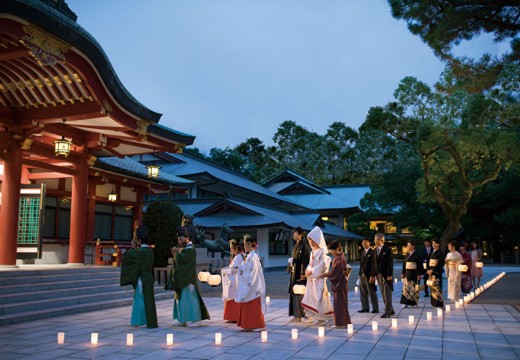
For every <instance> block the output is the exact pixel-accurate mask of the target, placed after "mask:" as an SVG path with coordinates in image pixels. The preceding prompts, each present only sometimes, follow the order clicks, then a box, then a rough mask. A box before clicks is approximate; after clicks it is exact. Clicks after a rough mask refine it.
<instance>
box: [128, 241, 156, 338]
mask: <svg viewBox="0 0 520 360" xmlns="http://www.w3.org/2000/svg"><path fill="white" fill-rule="evenodd" d="M153 262H154V256H153V250H152V249H151V248H149V247H141V248H138V249H130V250H128V251H127V252H126V253H125V255H124V256H123V263H122V265H121V278H120V284H121V286H125V285H132V286H133V288H134V290H135V289H136V288H137V282H138V280H139V278H141V283H142V287H143V297H144V308H145V313H146V327H148V328H156V327H158V324H157V310H156V308H155V294H154V290H153V282H154V281H153Z"/></svg>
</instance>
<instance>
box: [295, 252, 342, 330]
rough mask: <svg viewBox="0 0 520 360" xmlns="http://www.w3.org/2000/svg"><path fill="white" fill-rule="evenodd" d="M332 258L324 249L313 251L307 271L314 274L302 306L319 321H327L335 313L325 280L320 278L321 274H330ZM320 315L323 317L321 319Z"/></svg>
mask: <svg viewBox="0 0 520 360" xmlns="http://www.w3.org/2000/svg"><path fill="white" fill-rule="evenodd" d="M329 266H330V258H329V257H328V256H327V255H326V254H325V252H324V251H323V249H322V248H318V249H316V250H312V253H311V259H310V262H309V266H308V267H307V271H310V272H312V274H311V275H310V276H309V277H307V287H306V289H305V295H304V296H303V299H302V306H303V307H304V308H305V309H307V310H309V311H311V312H312V313H313V314H314V315H313V317H315V318H316V319H317V320H326V319H328V318H329V317H330V315H331V314H333V313H334V311H333V308H332V305H331V303H330V296H329V291H328V289H327V282H326V279H325V278H318V276H320V275H321V274H323V273H325V272H328V270H329ZM320 315H321V316H322V317H320Z"/></svg>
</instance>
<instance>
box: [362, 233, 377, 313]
mask: <svg viewBox="0 0 520 360" xmlns="http://www.w3.org/2000/svg"><path fill="white" fill-rule="evenodd" d="M361 245H362V246H363V250H362V251H361V260H360V261H359V290H360V291H359V294H360V299H361V310H358V312H360V313H367V312H369V311H370V307H369V301H368V299H369V297H370V302H371V303H372V313H374V314H377V313H378V312H379V303H378V302H377V294H376V282H375V280H376V279H375V277H374V275H373V274H375V273H376V269H375V262H374V261H373V259H374V257H375V253H374V250H373V249H372V248H371V247H370V240H368V239H363V241H362V242H361Z"/></svg>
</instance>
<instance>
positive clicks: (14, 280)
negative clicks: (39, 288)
mask: <svg viewBox="0 0 520 360" xmlns="http://www.w3.org/2000/svg"><path fill="white" fill-rule="evenodd" d="M119 274H120V269H119V271H118V272H114V271H107V272H94V273H92V272H87V273H75V272H74V273H68V272H60V273H58V274H44V275H39V274H38V275H37V274H35V275H29V276H16V277H4V278H2V279H0V287H3V286H10V285H23V284H38V283H51V282H62V281H73V280H89V279H101V278H114V277H119Z"/></svg>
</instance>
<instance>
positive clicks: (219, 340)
mask: <svg viewBox="0 0 520 360" xmlns="http://www.w3.org/2000/svg"><path fill="white" fill-rule="evenodd" d="M221 344H222V333H215V345H221Z"/></svg>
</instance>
